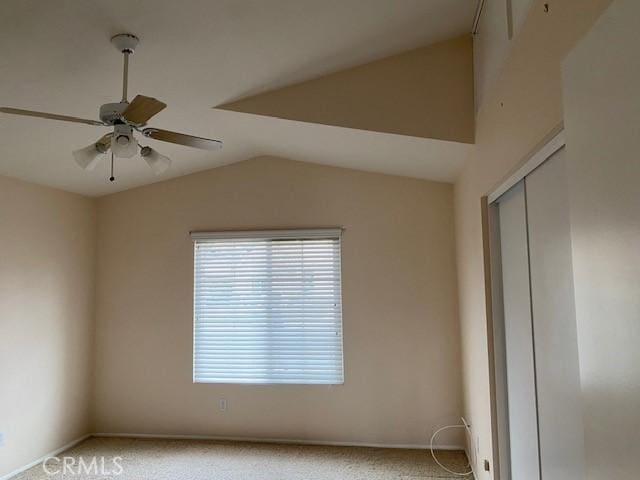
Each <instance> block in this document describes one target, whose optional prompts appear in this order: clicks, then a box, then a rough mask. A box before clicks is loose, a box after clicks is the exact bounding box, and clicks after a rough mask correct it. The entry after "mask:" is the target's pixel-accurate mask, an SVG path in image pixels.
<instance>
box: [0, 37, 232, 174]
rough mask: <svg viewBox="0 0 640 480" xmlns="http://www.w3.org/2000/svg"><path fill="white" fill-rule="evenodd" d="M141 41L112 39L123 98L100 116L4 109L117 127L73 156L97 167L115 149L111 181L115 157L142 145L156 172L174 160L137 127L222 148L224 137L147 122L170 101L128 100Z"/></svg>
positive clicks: (127, 154)
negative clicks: (120, 63)
mask: <svg viewBox="0 0 640 480" xmlns="http://www.w3.org/2000/svg"><path fill="white" fill-rule="evenodd" d="M139 42H140V40H139V39H138V37H136V36H135V35H131V34H130V33H122V34H119V35H116V36H114V37H113V38H112V39H111V43H112V44H113V45H114V46H115V47H116V48H117V49H118V50H119V51H120V52H122V54H123V56H124V72H123V76H122V100H121V101H120V102H116V103H105V104H104V105H102V106H101V107H100V114H99V115H100V120H87V119H84V118H77V117H70V116H68V115H58V114H54V113H45V112H34V111H31V110H22V109H19V108H10V107H0V112H1V113H8V114H11V115H25V116H28V117H39V118H46V119H49V120H60V121H63V122H73V123H84V124H87V125H95V126H99V127H113V131H112V132H109V133H107V134H106V135H104V136H103V137H101V138H100V139H99V140H98V141H97V142H95V143H92V144H91V145H89V146H87V147H85V148H81V149H80V150H76V151H74V152H73V156H74V157H75V160H76V163H77V164H78V165H80V166H81V167H82V168H83V169H85V170H93V169H94V168H95V167H96V165H97V164H98V163H99V161H100V155H101V154H106V153H108V152H109V151H111V178H110V180H111V181H113V180H114V176H113V159H114V157H118V158H131V157H133V156H134V155H136V154H137V153H138V149H139V150H140V156H142V158H144V160H145V161H146V162H147V164H148V165H149V167H151V169H152V170H153V171H154V172H155V173H156V175H159V174H161V173H163V172H164V171H166V170H167V169H168V168H169V165H170V164H171V160H170V159H169V158H168V157H166V156H164V155H162V154H160V153H158V152H157V151H156V150H154V149H153V148H151V147H149V146H142V145H140V144H139V143H138V141H137V140H136V138H135V137H134V135H133V133H134V131H136V132H138V133H140V134H141V135H142V136H143V137H145V138H151V139H153V140H160V141H162V142H169V143H175V144H178V145H184V146H187V147H194V148H200V149H204V150H218V149H220V148H222V142H221V141H220V140H210V139H208V138H201V137H194V136H192V135H185V134H183V133H177V132H171V131H169V130H162V129H160V128H153V127H147V126H146V125H147V122H148V121H149V119H151V117H153V116H154V115H156V114H157V113H159V112H161V111H162V110H164V109H165V108H166V106H167V105H166V104H165V103H163V102H161V101H159V100H156V99H155V98H151V97H145V96H144V95H137V96H136V97H135V98H134V99H133V100H132V101H131V103H129V101H128V100H127V83H128V76H129V56H130V55H132V54H133V53H134V52H135V48H136V46H137V45H138V43H139Z"/></svg>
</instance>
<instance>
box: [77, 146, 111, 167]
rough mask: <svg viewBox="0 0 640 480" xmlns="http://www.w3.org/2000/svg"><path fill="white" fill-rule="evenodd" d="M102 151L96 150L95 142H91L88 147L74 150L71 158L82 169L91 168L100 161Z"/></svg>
mask: <svg viewBox="0 0 640 480" xmlns="http://www.w3.org/2000/svg"><path fill="white" fill-rule="evenodd" d="M101 153H104V152H101V151H100V150H98V147H97V146H96V144H95V143H92V144H91V145H89V146H88V147H84V148H81V149H79V150H75V151H74V152H73V158H75V160H76V163H77V164H78V165H79V166H80V167H81V168H82V169H84V170H93V169H94V168H96V165H98V162H99V161H100V154H101Z"/></svg>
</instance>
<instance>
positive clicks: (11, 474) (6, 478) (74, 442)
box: [0, 434, 91, 480]
mask: <svg viewBox="0 0 640 480" xmlns="http://www.w3.org/2000/svg"><path fill="white" fill-rule="evenodd" d="M90 436H91V434H87V435H83V436H82V437H80V438H76V439H75V440H72V441H71V442H69V443H67V444H66V445H63V446H62V447H60V448H57V449H55V450H54V451H52V452H49V453H46V454H44V455H43V456H41V457H40V458H38V459H36V460H34V461H33V462H31V463H29V464H28V465H25V466H23V467H20V468H18V469H16V470H14V471H13V472H9V473H7V474H6V475H4V476H2V477H0V480H9V479H10V478H12V477H15V476H16V475H18V474H19V473H22V472H24V471H25V470H29V469H30V468H31V467H35V466H36V465H38V464H39V463H42V462H44V461H45V460H46V459H47V458H49V457H55V456H56V455H58V454H59V453H62V452H64V451H65V450H69V449H70V448H71V447H74V446H75V445H77V444H79V443H80V442H83V441H84V440H86V439H87V438H89V437H90Z"/></svg>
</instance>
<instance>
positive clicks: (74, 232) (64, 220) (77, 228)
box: [0, 177, 96, 477]
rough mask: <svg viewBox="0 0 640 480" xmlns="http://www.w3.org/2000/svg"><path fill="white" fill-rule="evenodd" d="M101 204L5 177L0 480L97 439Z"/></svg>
mask: <svg viewBox="0 0 640 480" xmlns="http://www.w3.org/2000/svg"><path fill="white" fill-rule="evenodd" d="M95 228H96V222H95V204H94V201H93V200H89V199H86V198H83V197H80V196H78V195H73V194H70V193H65V192H61V191H58V190H53V189H50V188H45V187H40V186H36V185H33V184H29V183H25V182H22V181H19V180H14V179H10V178H7V177H0V251H1V252H2V255H1V256H0V312H1V316H0V432H2V433H3V434H4V446H2V447H0V477H2V476H3V475H5V474H8V473H9V472H11V471H13V470H15V469H17V468H19V467H22V466H24V465H26V464H28V463H29V462H32V461H34V460H36V459H37V458H39V457H41V456H42V455H44V454H46V453H48V452H50V451H52V450H54V449H57V448H59V447H61V446H62V445H65V444H66V443H68V442H70V441H72V440H74V439H76V438H78V437H80V436H82V435H85V434H87V433H89V431H90V401H91V386H92V384H93V379H92V375H91V372H92V352H93V333H94V332H93V326H94V309H93V306H94V302H93V299H94V260H95Z"/></svg>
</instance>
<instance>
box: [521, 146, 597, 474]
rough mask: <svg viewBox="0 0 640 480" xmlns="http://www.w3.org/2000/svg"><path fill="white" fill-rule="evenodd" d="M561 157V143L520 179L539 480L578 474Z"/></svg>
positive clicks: (578, 420)
mask: <svg viewBox="0 0 640 480" xmlns="http://www.w3.org/2000/svg"><path fill="white" fill-rule="evenodd" d="M565 163H566V162H565V150H564V149H562V150H560V151H558V152H556V153H555V154H554V155H553V156H552V157H551V158H550V159H549V160H547V161H546V162H545V163H543V164H542V165H541V166H540V167H538V168H537V169H536V170H535V171H533V172H532V173H531V174H529V175H528V176H527V177H526V179H525V182H526V203H527V213H528V223H529V251H530V271H531V305H532V312H533V326H534V332H533V333H534V337H533V339H534V345H535V358H536V379H537V393H538V417H539V436H540V466H541V476H542V479H543V480H574V479H575V480H578V479H579V480H582V479H584V460H585V459H584V450H583V449H584V447H583V429H582V409H581V405H580V376H579V375H580V372H579V363H578V361H579V360H578V344H577V333H576V320H575V301H574V291H573V269H572V262H571V238H570V231H569V203H568V189H567V174H566V164H565ZM513 478H514V480H516V479H518V477H517V476H514V477H513Z"/></svg>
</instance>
